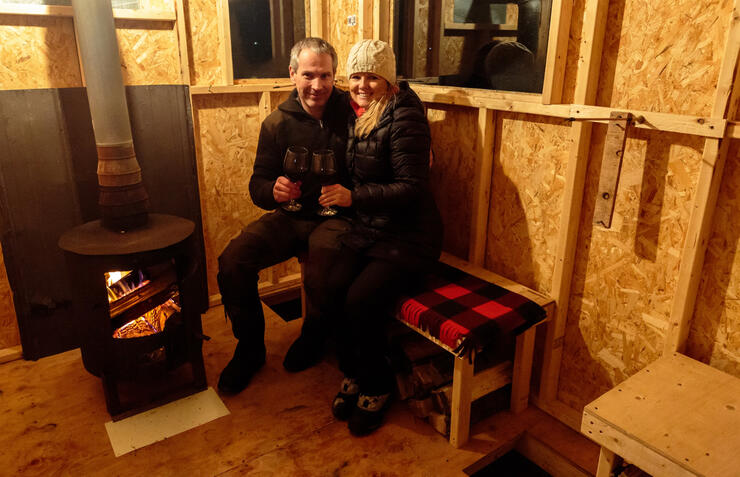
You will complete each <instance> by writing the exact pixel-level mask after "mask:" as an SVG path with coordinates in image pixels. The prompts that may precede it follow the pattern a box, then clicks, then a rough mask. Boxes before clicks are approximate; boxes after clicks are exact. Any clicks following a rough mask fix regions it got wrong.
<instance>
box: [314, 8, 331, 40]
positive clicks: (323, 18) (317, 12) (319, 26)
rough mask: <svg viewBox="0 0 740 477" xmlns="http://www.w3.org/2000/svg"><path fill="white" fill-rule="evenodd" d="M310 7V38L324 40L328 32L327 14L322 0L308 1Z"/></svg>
mask: <svg viewBox="0 0 740 477" xmlns="http://www.w3.org/2000/svg"><path fill="white" fill-rule="evenodd" d="M310 5H311V7H310V8H311V32H310V35H311V36H316V37H319V38H324V37H325V35H326V34H327V33H328V32H329V28H328V24H327V15H328V14H327V12H326V8H325V6H324V0H310Z"/></svg>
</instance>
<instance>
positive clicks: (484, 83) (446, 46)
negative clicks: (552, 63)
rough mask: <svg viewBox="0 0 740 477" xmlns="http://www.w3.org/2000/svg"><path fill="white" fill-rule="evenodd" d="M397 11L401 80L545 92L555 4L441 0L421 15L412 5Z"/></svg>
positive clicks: (402, 4) (399, 5) (407, 1)
mask: <svg viewBox="0 0 740 477" xmlns="http://www.w3.org/2000/svg"><path fill="white" fill-rule="evenodd" d="M395 5H396V10H395V12H394V18H395V19H396V21H395V25H394V49H395V51H396V57H397V61H398V76H399V77H403V78H406V79H409V80H410V81H416V82H424V83H428V84H439V85H447V86H462V87H468V88H485V89H496V90H503V91H521V92H529V93H541V92H542V82H543V78H544V72H545V60H546V57H547V39H548V34H549V27H550V12H551V9H552V0H518V1H504V0H438V1H430V2H429V9H428V10H419V11H414V8H413V7H414V0H398V1H396V3H395ZM412 26H413V27H412Z"/></svg>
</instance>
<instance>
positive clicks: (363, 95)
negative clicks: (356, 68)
mask: <svg viewBox="0 0 740 477" xmlns="http://www.w3.org/2000/svg"><path fill="white" fill-rule="evenodd" d="M386 91H388V82H387V81H386V80H385V79H384V78H383V77H381V76H378V75H376V74H375V73H352V75H351V76H350V77H349V94H350V96H351V97H352V101H354V102H355V103H357V104H358V105H359V106H360V107H362V108H367V107H368V106H369V105H370V103H371V102H372V101H373V100H375V99H378V98H380V97H381V96H383V95H384V94H385V92H386Z"/></svg>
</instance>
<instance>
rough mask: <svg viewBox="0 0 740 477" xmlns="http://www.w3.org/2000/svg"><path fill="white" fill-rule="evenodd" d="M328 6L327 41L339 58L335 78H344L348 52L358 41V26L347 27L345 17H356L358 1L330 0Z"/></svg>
mask: <svg viewBox="0 0 740 477" xmlns="http://www.w3.org/2000/svg"><path fill="white" fill-rule="evenodd" d="M330 5H331V7H330V8H329V31H330V33H329V38H328V41H329V43H331V45H332V46H333V47H334V49H335V50H336V51H337V57H338V58H339V62H338V64H337V76H345V75H346V66H347V56H348V55H349V50H350V49H351V48H352V45H354V44H355V43H357V42H358V41H359V40H360V34H359V29H358V26H357V25H355V26H349V25H347V17H348V16H349V15H358V13H359V2H358V0H332V1H331V2H330Z"/></svg>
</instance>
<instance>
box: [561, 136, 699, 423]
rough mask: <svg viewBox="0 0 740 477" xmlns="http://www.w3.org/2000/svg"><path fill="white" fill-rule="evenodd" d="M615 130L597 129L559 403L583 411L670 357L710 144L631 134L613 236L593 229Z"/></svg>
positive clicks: (686, 138)
mask: <svg viewBox="0 0 740 477" xmlns="http://www.w3.org/2000/svg"><path fill="white" fill-rule="evenodd" d="M605 133H606V127H605V126H602V125H598V126H596V127H594V135H593V140H592V145H591V159H590V162H589V166H588V171H587V177H586V187H585V192H584V200H583V209H582V213H581V222H580V230H579V236H578V243H577V248H576V258H575V267H574V276H573V283H572V287H571V296H570V306H569V310H568V317H567V325H566V333H565V344H564V346H565V348H564V355H563V361H562V367H561V372H560V387H559V398H560V399H561V400H562V401H563V402H565V403H567V404H568V405H570V406H571V407H573V408H574V409H581V408H582V407H583V406H584V405H585V404H587V403H588V402H590V401H591V400H593V399H594V398H596V397H597V396H599V395H600V394H601V393H603V392H605V391H606V390H608V389H610V388H611V387H613V386H614V385H615V384H616V383H619V382H621V381H622V380H624V379H625V378H627V377H628V376H630V375H632V374H634V373H635V372H637V371H638V370H640V369H642V368H643V367H644V366H646V365H647V364H648V363H650V362H652V361H654V360H655V359H657V358H658V357H660V355H661V353H662V350H663V344H664V338H665V330H666V328H667V326H668V325H667V323H668V319H669V317H670V312H671V305H672V301H673V298H674V290H675V287H676V283H677V280H678V269H679V265H680V256H681V250H682V247H683V244H684V239H685V235H686V228H687V225H688V221H689V216H690V210H691V205H692V201H693V194H694V188H695V185H696V181H697V177H698V170H699V165H700V163H701V155H702V150H703V146H704V140H703V139H702V138H700V137H697V136H688V135H679V134H671V133H665V132H663V133H661V132H651V131H647V130H636V129H630V130H629V132H628V137H627V143H626V146H625V153H624V160H623V165H622V173H621V176H620V181H619V189H618V192H617V198H616V206H615V210H614V217H613V221H612V226H611V228H610V229H605V228H603V227H601V226H598V225H593V224H592V221H593V212H594V201H595V196H596V192H597V186H598V180H599V173H600V167H601V158H602V154H603V144H604V136H605Z"/></svg>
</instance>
